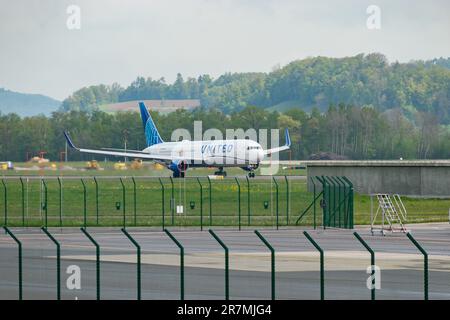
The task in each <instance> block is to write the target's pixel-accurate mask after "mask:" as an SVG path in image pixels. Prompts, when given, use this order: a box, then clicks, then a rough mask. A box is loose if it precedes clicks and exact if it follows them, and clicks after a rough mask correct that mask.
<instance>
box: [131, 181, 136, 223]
mask: <svg viewBox="0 0 450 320" xmlns="http://www.w3.org/2000/svg"><path fill="white" fill-rule="evenodd" d="M131 181H133V204H134V205H133V209H134V226H137V212H136V211H137V201H136V200H137V199H136V180H135V179H134V177H131Z"/></svg>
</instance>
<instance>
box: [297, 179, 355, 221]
mask: <svg viewBox="0 0 450 320" xmlns="http://www.w3.org/2000/svg"><path fill="white" fill-rule="evenodd" d="M311 183H312V185H313V193H314V196H313V200H312V202H311V203H310V205H309V206H308V207H307V208H306V209H305V210H304V211H303V212H302V213H301V214H300V216H299V217H298V219H297V221H296V224H297V225H298V224H299V223H300V222H301V221H302V220H303V219H304V217H305V216H307V213H308V212H311V211H312V215H313V224H314V227H316V225H317V220H319V217H317V212H316V211H317V210H316V208H317V204H318V205H319V206H320V208H321V210H322V226H323V228H344V229H353V200H354V199H353V184H352V182H351V181H350V180H349V179H348V178H347V177H339V176H315V177H313V178H311Z"/></svg>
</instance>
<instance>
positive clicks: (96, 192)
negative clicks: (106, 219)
mask: <svg viewBox="0 0 450 320" xmlns="http://www.w3.org/2000/svg"><path fill="white" fill-rule="evenodd" d="M94 182H95V211H96V216H97V225H98V223H99V221H98V181H97V178H96V177H94Z"/></svg>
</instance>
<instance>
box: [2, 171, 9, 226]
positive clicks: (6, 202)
mask: <svg viewBox="0 0 450 320" xmlns="http://www.w3.org/2000/svg"><path fill="white" fill-rule="evenodd" d="M2 184H3V189H4V202H5V208H4V215H5V217H4V225H5V226H8V189H7V188H6V183H5V180H3V179H2Z"/></svg>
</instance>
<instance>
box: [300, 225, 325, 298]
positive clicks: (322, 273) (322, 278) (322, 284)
mask: <svg viewBox="0 0 450 320" xmlns="http://www.w3.org/2000/svg"><path fill="white" fill-rule="evenodd" d="M303 234H304V235H305V237H306V238H307V239H308V240H309V242H311V244H312V245H313V246H314V247H315V248H316V249H317V250H318V251H319V253H320V300H325V270H324V269H325V268H324V258H323V249H322V248H321V247H320V246H319V245H318V244H317V242H316V241H314V239H313V238H312V237H311V236H310V235H309V233H308V232H306V231H303Z"/></svg>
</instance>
